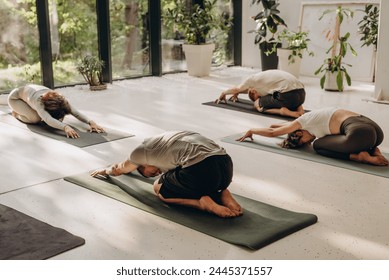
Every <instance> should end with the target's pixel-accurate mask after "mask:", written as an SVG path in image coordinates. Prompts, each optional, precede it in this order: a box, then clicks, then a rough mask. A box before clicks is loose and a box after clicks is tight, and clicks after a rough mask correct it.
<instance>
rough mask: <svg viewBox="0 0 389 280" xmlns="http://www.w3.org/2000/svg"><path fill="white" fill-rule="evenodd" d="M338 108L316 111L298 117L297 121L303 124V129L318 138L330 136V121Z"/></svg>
mask: <svg viewBox="0 0 389 280" xmlns="http://www.w3.org/2000/svg"><path fill="white" fill-rule="evenodd" d="M337 110H338V108H334V107H330V108H323V109H319V110H314V111H311V112H308V113H305V114H304V115H302V116H300V117H298V118H297V119H296V121H298V122H299V123H300V124H301V128H302V129H304V130H307V131H308V132H309V133H311V134H312V135H314V136H316V137H317V138H321V137H324V136H326V135H330V134H331V131H330V120H331V117H332V115H333V114H334V113H335V111H337Z"/></svg>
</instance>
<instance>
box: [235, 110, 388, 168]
mask: <svg viewBox="0 0 389 280" xmlns="http://www.w3.org/2000/svg"><path fill="white" fill-rule="evenodd" d="M253 134H258V135H262V136H267V137H277V136H279V135H283V134H288V138H287V139H285V140H284V141H283V142H282V143H281V146H282V147H283V148H291V149H295V148H299V147H301V146H304V145H306V144H309V143H311V142H312V141H314V142H313V149H314V150H315V151H316V152H317V153H318V154H320V155H323V156H328V157H332V158H338V159H347V160H352V161H357V162H362V163H367V164H372V165H379V166H386V165H388V160H387V159H386V158H385V157H384V156H383V155H382V154H381V152H380V150H379V149H378V146H379V145H380V144H381V143H382V141H383V139H384V133H383V131H382V129H381V128H380V127H379V126H378V124H376V123H375V122H374V121H372V120H371V119H369V118H367V117H365V116H362V115H360V114H357V113H354V112H351V111H348V110H343V109H337V108H324V109H320V110H315V111H311V112H309V113H305V114H304V115H302V116H301V117H299V118H297V119H296V120H294V121H292V122H286V123H282V124H276V125H271V126H270V127H268V128H253V129H250V130H249V131H247V132H246V133H245V135H243V136H242V137H241V138H239V139H237V140H238V141H243V140H245V139H246V138H251V139H253Z"/></svg>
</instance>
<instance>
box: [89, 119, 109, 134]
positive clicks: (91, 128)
mask: <svg viewBox="0 0 389 280" xmlns="http://www.w3.org/2000/svg"><path fill="white" fill-rule="evenodd" d="M89 132H97V133H102V132H105V130H104V128H102V127H101V126H99V125H98V124H96V123H95V122H94V121H90V122H89Z"/></svg>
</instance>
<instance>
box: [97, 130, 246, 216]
mask: <svg viewBox="0 0 389 280" xmlns="http://www.w3.org/2000/svg"><path fill="white" fill-rule="evenodd" d="M136 169H137V170H138V171H139V172H140V173H141V174H142V175H143V176H145V177H154V176H158V175H160V174H162V176H161V177H160V178H159V179H157V180H156V181H155V182H154V191H155V193H156V194H157V195H158V197H159V198H160V199H161V200H162V201H164V202H165V203H171V204H178V205H184V206H189V207H193V208H197V209H200V210H203V211H208V212H210V213H213V214H215V215H217V216H220V217H223V218H226V217H236V216H240V215H242V213H243V210H242V208H241V207H240V205H239V204H238V203H237V202H236V200H235V199H234V198H233V197H232V195H231V193H230V192H229V190H227V187H228V186H229V185H230V183H231V180H232V173H233V165H232V160H231V158H230V156H229V155H228V154H227V153H226V151H225V149H224V148H222V147H220V146H219V145H217V144H216V143H215V142H214V141H212V140H210V139H208V138H206V137H204V136H202V135H200V134H198V133H195V132H189V131H171V132H166V133H163V134H160V135H157V136H154V137H151V138H148V139H145V140H144V142H143V143H142V144H141V145H139V146H138V147H137V148H135V150H134V151H133V152H132V153H131V154H130V155H129V157H128V159H126V160H125V161H123V162H121V163H118V164H113V165H111V166H109V167H108V168H103V169H99V170H96V171H94V172H92V173H91V175H92V176H99V175H102V176H107V175H112V176H117V175H121V174H126V173H130V172H132V171H134V170H136Z"/></svg>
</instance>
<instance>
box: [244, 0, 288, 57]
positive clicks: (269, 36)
mask: <svg viewBox="0 0 389 280" xmlns="http://www.w3.org/2000/svg"><path fill="white" fill-rule="evenodd" d="M255 3H256V4H260V3H262V9H261V10H260V11H259V13H258V14H257V15H255V16H253V17H252V19H253V20H255V22H256V23H257V27H256V28H255V30H250V31H249V33H256V35H255V39H254V44H258V46H259V48H260V49H261V50H263V51H264V52H265V54H266V55H270V54H272V53H273V52H275V51H276V50H277V47H278V46H279V44H278V42H277V41H276V38H275V34H276V33H277V31H278V27H279V26H281V25H282V26H285V27H287V25H286V23H285V21H284V20H283V19H282V18H281V17H280V16H279V13H280V11H279V10H278V6H279V5H280V4H279V3H278V0H252V3H251V4H252V5H253V4H255Z"/></svg>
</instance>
